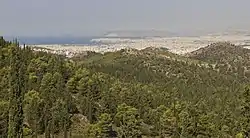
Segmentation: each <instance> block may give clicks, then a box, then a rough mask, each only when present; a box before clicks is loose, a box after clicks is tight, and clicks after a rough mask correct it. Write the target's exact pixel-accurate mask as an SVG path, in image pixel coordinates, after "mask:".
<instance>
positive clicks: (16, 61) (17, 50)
mask: <svg viewBox="0 0 250 138" xmlns="http://www.w3.org/2000/svg"><path fill="white" fill-rule="evenodd" d="M24 50H25V47H24V48H23V49H22V48H21V47H20V46H19V44H18V43H17V41H16V42H15V43H14V44H13V45H12V46H11V48H10V54H11V55H10V74H9V75H10V76H9V82H10V97H9V102H10V103H9V126H8V137H9V138H22V137H23V118H24V117H23V99H24V93H25V91H26V84H25V83H26V81H25V77H26V76H25V74H26V63H25V62H26V61H25V55H24V54H23V51H24Z"/></svg>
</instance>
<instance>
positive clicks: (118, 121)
mask: <svg viewBox="0 0 250 138" xmlns="http://www.w3.org/2000/svg"><path fill="white" fill-rule="evenodd" d="M114 123H115V125H116V131H117V137H118V138H123V137H127V138H134V137H139V136H141V130H140V127H141V123H142V120H141V119H140V116H139V113H138V110H137V109H136V108H133V107H131V106H127V105H126V104H121V105H119V106H118V108H117V113H116V115H115V117H114Z"/></svg>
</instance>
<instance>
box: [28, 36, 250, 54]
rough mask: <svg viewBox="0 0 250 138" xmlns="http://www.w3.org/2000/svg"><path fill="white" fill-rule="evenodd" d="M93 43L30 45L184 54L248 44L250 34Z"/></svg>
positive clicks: (55, 50)
mask: <svg viewBox="0 0 250 138" xmlns="http://www.w3.org/2000/svg"><path fill="white" fill-rule="evenodd" d="M92 41H93V42H96V43H94V44H93V45H67V46H65V45H31V47H34V50H36V51H44V52H50V53H55V54H60V55H66V56H67V57H72V56H74V55H76V54H81V53H83V52H86V51H95V52H99V53H105V52H113V51H118V50H121V49H125V48H134V49H139V50H140V49H144V48H147V47H156V48H157V47H164V48H168V49H169V51H171V52H173V53H176V54H185V53H188V52H191V51H194V50H197V49H199V48H201V47H205V46H207V45H209V44H211V43H215V42H220V41H230V42H231V43H233V44H235V45H250V36H245V35H224V36H199V37H165V38H144V39H122V38H103V39H102V38H100V39H94V40H92Z"/></svg>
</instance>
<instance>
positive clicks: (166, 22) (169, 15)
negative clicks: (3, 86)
mask: <svg viewBox="0 0 250 138" xmlns="http://www.w3.org/2000/svg"><path fill="white" fill-rule="evenodd" d="M249 5H250V0H0V35H14V36H32V35H35V36H54V35H66V34H70V35H76V36H82V35H95V34H98V33H101V32H105V31H110V30H142V29H146V30H149V29H156V30H169V31H179V32H181V31H191V30H206V31H209V30H216V29H220V30H221V29H226V28H227V27H233V28H242V29H250V8H249Z"/></svg>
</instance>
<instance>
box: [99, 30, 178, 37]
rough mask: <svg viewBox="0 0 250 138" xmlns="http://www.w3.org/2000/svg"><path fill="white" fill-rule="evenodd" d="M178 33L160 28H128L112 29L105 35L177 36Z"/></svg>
mask: <svg viewBox="0 0 250 138" xmlns="http://www.w3.org/2000/svg"><path fill="white" fill-rule="evenodd" d="M176 35H177V34H176V33H173V32H169V31H158V30H128V31H110V32H107V33H105V34H104V37H170V36H176Z"/></svg>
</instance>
